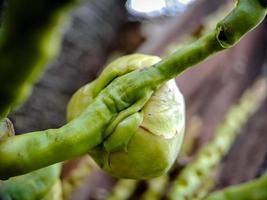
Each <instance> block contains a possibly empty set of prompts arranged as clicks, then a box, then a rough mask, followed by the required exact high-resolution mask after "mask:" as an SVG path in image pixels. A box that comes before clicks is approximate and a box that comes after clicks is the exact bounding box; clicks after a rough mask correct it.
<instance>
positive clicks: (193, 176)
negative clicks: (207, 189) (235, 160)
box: [168, 78, 267, 200]
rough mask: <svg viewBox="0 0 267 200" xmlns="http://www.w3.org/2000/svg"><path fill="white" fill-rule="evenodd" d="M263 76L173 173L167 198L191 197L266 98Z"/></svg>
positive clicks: (177, 199)
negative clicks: (193, 155)
mask: <svg viewBox="0 0 267 200" xmlns="http://www.w3.org/2000/svg"><path fill="white" fill-rule="evenodd" d="M266 90H267V80H266V79H265V78H261V79H259V80H258V81H257V82H256V83H255V84H254V85H253V86H252V87H251V88H250V89H247V90H246V92H245V93H244V94H243V95H242V97H241V98H240V100H239V102H238V104H236V105H234V106H233V107H232V108H231V109H230V110H229V111H228V113H227V114H226V116H225V120H224V122H223V123H222V124H220V125H219V127H218V130H217V131H216V134H215V136H214V138H213V139H212V140H211V141H210V142H209V143H208V144H207V145H205V146H204V147H203V148H202V149H201V150H200V152H199V153H198V155H197V157H196V159H195V160H194V161H193V162H192V163H191V164H189V165H188V166H186V167H185V168H184V169H183V170H182V172H181V173H180V174H179V176H178V177H177V180H176V181H175V182H174V184H173V186H172V189H171V191H170V193H169V195H168V197H169V199H174V200H186V199H192V198H193V196H194V195H195V193H196V192H197V191H198V190H199V189H200V187H201V184H203V182H206V181H207V180H209V177H210V176H211V174H212V173H214V170H215V169H216V167H217V166H218V165H219V164H220V162H221V160H222V158H223V157H224V156H225V155H226V154H227V153H228V151H229V149H230V148H231V146H232V144H233V142H234V141H235V138H236V137H237V136H238V135H239V133H240V129H241V127H242V126H243V125H244V124H245V123H246V122H247V120H248V119H249V118H250V117H251V116H252V114H254V113H255V112H256V111H257V110H258V108H259V106H260V105H261V104H262V102H263V101H264V100H265V99H266V96H267V94H266Z"/></svg>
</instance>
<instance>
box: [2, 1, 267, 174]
mask: <svg viewBox="0 0 267 200" xmlns="http://www.w3.org/2000/svg"><path fill="white" fill-rule="evenodd" d="M46 2H49V3H50V1H46ZM53 2H54V1H53ZM56 2H57V3H58V1H56ZM63 2H66V1H63ZM20 4H21V6H25V5H26V4H25V2H19V3H18V5H20ZM37 4H38V5H39V2H38V3H36V5H37ZM49 5H50V4H49ZM51 5H53V3H51ZM57 5H58V4H57ZM265 14H266V8H265V7H263V6H262V5H261V3H260V2H259V0H240V1H239V2H238V3H237V6H236V8H235V9H234V10H233V11H232V12H231V13H230V14H229V15H228V16H227V17H226V18H225V19H224V20H222V21H221V22H220V23H219V24H218V26H217V28H216V30H215V31H213V32H211V33H209V34H208V35H206V36H204V37H202V38H201V39H199V40H197V41H196V42H194V43H193V44H191V45H188V46H187V47H185V48H182V49H180V50H178V51H177V52H176V53H174V54H173V55H171V56H169V57H167V58H165V59H163V60H162V61H161V62H159V63H158V64H156V65H154V67H150V68H146V69H140V70H136V71H134V72H130V73H128V74H126V75H123V76H121V77H119V78H116V79H115V80H113V81H112V82H111V83H110V84H109V85H108V86H107V87H106V88H105V89H103V90H102V91H101V92H100V93H99V95H97V97H96V98H95V99H94V100H93V102H92V103H91V104H90V105H89V106H88V107H87V108H86V110H85V111H84V112H83V113H82V114H81V115H80V116H79V117H78V118H76V119H74V120H73V121H71V122H70V123H68V124H66V125H65V126H63V127H61V128H59V129H53V130H52V129H51V130H45V131H39V132H34V133H29V134H24V135H20V136H16V137H13V138H8V139H6V140H4V141H2V142H0V157H1V159H0V178H8V177H10V176H14V175H18V174H22V173H26V172H29V171H31V170H35V169H38V168H41V167H44V166H48V165H51V164H53V163H56V162H60V161H63V160H67V159H70V158H73V157H76V156H79V155H82V154H85V153H87V152H88V151H89V150H91V149H92V148H94V147H96V146H97V145H98V144H100V143H101V142H103V140H104V139H105V137H106V136H105V135H103V133H104V132H105V130H106V128H108V126H109V124H110V123H111V121H112V119H114V117H116V116H117V115H118V114H119V113H120V114H121V113H123V115H124V117H128V116H129V115H131V114H133V113H135V112H136V111H137V110H139V109H140V108H142V106H143V104H144V103H145V102H146V101H147V100H148V98H149V97H150V96H151V94H152V93H153V91H154V90H155V89H156V88H158V87H159V86H160V85H161V84H162V83H163V82H165V81H166V80H169V79H171V78H173V77H175V76H176V75H178V74H179V73H181V72H182V71H184V70H185V69H187V68H189V67H191V66H193V65H194V64H197V63H198V62H200V61H202V60H204V59H205V58H207V57H208V56H209V55H211V54H213V53H215V52H218V51H220V50H223V49H224V48H228V47H230V46H231V45H233V44H234V43H236V42H238V41H239V39H240V38H241V36H242V35H243V34H244V33H246V32H248V31H249V30H251V29H253V28H254V27H255V26H257V25H258V24H259V23H260V22H261V21H262V20H263V19H264V17H265ZM41 16H42V15H41ZM240 19H241V21H242V23H240V21H239V20H240ZM240 24H242V25H240ZM13 28H15V27H13ZM47 28H48V27H47ZM3 35H6V34H3ZM36 35H38V34H36ZM48 35H49V34H48ZM11 36H12V34H11ZM6 37H7V36H6ZM25 37H26V36H25ZM15 41H16V40H15ZM9 42H11V41H9ZM20 42H21V41H20ZM12 44H13V43H12ZM19 44H21V45H24V44H25V43H19ZM50 44H51V43H50ZM16 45H17V44H16ZM16 45H14V46H16ZM7 49H8V48H7ZM15 50H16V51H15ZM15 50H14V52H12V55H14V54H15V53H19V54H18V55H21V52H22V51H23V50H21V51H19V52H17V49H15ZM37 52H39V51H37ZM33 53H35V52H33ZM1 54H4V52H1ZM10 55H11V54H10ZM10 55H6V56H7V57H10ZM21 57H22V56H21ZM21 57H20V56H19V57H18V58H21ZM10 58H12V57H10ZM26 58H27V56H26ZM3 59H4V61H5V62H7V63H8V62H10V61H9V59H7V58H6V57H5V56H4V57H3ZM1 60H2V59H0V61H1ZM26 61H28V60H27V59H26ZM1 62H2V61H1ZM26 63H27V62H26ZM31 63H33V62H28V64H27V66H28V65H29V66H32V65H31ZM38 63H39V62H38ZM1 66H2V65H1ZM12 66H13V65H12ZM13 67H14V66H13ZM1 71H3V72H4V73H5V74H6V75H5V77H10V75H11V74H12V72H8V71H9V70H7V68H5V67H3V69H1ZM27 72H29V71H27ZM17 73H18V72H17ZM0 74H2V72H1V73H0ZM18 74H19V73H18ZM31 74H32V73H31ZM33 74H34V73H33ZM15 77H16V76H15ZM27 77H28V76H27ZM30 77H32V76H30ZM5 80H6V79H5ZM9 80H10V79H8V81H9ZM12 80H13V79H12ZM18 80H21V77H18ZM15 82H16V81H15ZM9 84H11V85H9ZM9 84H7V82H6V81H3V84H2V81H1V84H0V85H1V86H0V87H3V91H6V93H7V94H6V95H7V97H8V98H7V99H8V101H10V99H13V97H14V95H13V92H11V93H12V94H10V90H9V89H11V88H13V86H12V85H14V84H13V82H11V83H10V82H9ZM6 87H7V88H9V89H8V90H7V89H6ZM14 91H18V90H17V89H15V90H14ZM11 97H12V98H11ZM1 98H2V97H1ZM1 102H3V104H9V103H8V102H7V101H6V100H5V101H2V100H1ZM134 107H135V108H134ZM133 111H134V112H133ZM36 160H38V162H36Z"/></svg>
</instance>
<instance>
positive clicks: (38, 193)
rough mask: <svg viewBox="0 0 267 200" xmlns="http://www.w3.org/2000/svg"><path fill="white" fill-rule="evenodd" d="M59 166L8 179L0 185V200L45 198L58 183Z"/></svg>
mask: <svg viewBox="0 0 267 200" xmlns="http://www.w3.org/2000/svg"><path fill="white" fill-rule="evenodd" d="M60 171H61V164H55V165H52V166H49V167H46V168H43V169H39V170H37V171H34V172H31V173H29V174H25V175H22V176H17V177H13V178H10V179H9V180H7V181H3V182H2V183H1V184H0V199H1V200H35V199H36V200H37V199H42V198H43V197H45V196H46V195H47V194H48V193H49V191H50V190H51V189H52V188H53V185H54V184H55V183H56V182H57V181H58V178H59V175H60Z"/></svg>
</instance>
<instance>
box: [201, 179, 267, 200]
mask: <svg viewBox="0 0 267 200" xmlns="http://www.w3.org/2000/svg"><path fill="white" fill-rule="evenodd" d="M266 199H267V174H265V175H263V176H262V177H260V178H259V179H256V180H253V181H250V182H248V183H244V184H241V185H235V186H231V187H228V188H225V189H223V190H222V191H217V192H213V193H211V194H210V195H208V197H207V198H204V200H266Z"/></svg>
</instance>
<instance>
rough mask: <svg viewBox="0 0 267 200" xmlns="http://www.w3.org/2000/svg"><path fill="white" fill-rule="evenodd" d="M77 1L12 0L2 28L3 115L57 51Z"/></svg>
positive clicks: (0, 74) (0, 86)
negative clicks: (65, 23)
mask: <svg viewBox="0 0 267 200" xmlns="http://www.w3.org/2000/svg"><path fill="white" fill-rule="evenodd" d="M75 1H76V0H39V1H35V0H25V1H20V0H9V1H8V6H7V11H6V14H5V21H4V23H3V25H2V27H1V30H0V99H1V101H0V118H2V117H4V115H6V114H7V112H8V110H10V109H11V110H12V109H14V106H16V105H18V104H19V103H21V102H22V101H23V100H24V99H25V98H26V97H27V96H28V94H29V92H30V91H31V87H32V84H33V83H34V81H36V78H37V77H39V74H40V72H41V71H42V69H43V67H44V66H45V65H46V64H47V62H48V61H50V60H51V59H52V58H53V57H54V56H55V55H56V54H57V52H58V50H59V47H60V42H61V37H62V31H63V30H62V29H63V26H62V24H64V23H63V22H64V18H65V17H66V16H67V15H66V14H67V13H68V11H69V10H70V8H71V5H72V4H73V3H74V2H75Z"/></svg>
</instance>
